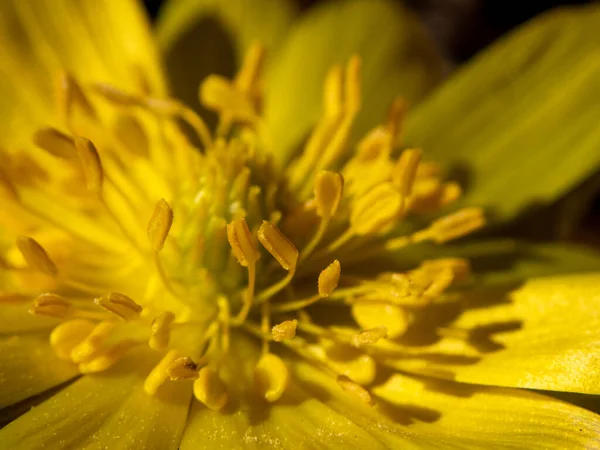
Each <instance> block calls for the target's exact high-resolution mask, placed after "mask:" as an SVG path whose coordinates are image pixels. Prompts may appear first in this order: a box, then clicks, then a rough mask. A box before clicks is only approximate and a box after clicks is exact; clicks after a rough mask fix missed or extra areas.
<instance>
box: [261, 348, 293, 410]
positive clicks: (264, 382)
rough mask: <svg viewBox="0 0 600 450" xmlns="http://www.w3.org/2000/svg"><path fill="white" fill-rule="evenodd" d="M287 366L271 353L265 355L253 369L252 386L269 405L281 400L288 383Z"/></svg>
mask: <svg viewBox="0 0 600 450" xmlns="http://www.w3.org/2000/svg"><path fill="white" fill-rule="evenodd" d="M289 377H290V376H289V371H288V368H287V366H286V365H285V364H284V362H283V361H282V360H281V358H279V357H278V356H276V355H274V354H273V353H265V354H263V355H262V356H261V358H260V359H259V360H258V363H257V364H256V366H255V368H254V384H255V386H256V389H257V390H258V392H259V394H260V395H261V396H262V397H263V398H264V399H265V400H267V401H268V402H269V403H273V402H276V401H277V400H279V399H280V398H281V396H282V395H283V393H284V391H285V389H286V388H287V385H288V382H289Z"/></svg>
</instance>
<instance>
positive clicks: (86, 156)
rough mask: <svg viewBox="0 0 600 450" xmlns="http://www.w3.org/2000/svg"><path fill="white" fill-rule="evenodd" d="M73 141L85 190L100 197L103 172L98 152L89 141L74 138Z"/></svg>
mask: <svg viewBox="0 0 600 450" xmlns="http://www.w3.org/2000/svg"><path fill="white" fill-rule="evenodd" d="M74 141H75V148H76V149H77V155H78V156H79V161H80V162H81V168H82V170H83V176H84V178H85V182H86V185H87V188H88V189H89V190H90V192H93V193H94V194H96V195H100V194H101V192H102V182H103V180H104V171H103V170H102V163H101V162H100V155H98V150H96V146H95V145H94V144H93V143H92V141H90V140H89V139H86V138H82V137H76V138H75V139H74Z"/></svg>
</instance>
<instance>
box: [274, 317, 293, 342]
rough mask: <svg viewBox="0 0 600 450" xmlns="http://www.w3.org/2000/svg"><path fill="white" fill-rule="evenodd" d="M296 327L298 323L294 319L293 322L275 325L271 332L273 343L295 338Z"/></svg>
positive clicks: (287, 321)
mask: <svg viewBox="0 0 600 450" xmlns="http://www.w3.org/2000/svg"><path fill="white" fill-rule="evenodd" d="M297 326H298V321H297V320H296V319H293V320H285V321H283V322H281V323H280V324H279V325H275V326H274V327H273V329H272V330H271V334H272V336H273V340H274V341H275V342H281V341H285V340H286V339H293V338H294V336H296V327H297Z"/></svg>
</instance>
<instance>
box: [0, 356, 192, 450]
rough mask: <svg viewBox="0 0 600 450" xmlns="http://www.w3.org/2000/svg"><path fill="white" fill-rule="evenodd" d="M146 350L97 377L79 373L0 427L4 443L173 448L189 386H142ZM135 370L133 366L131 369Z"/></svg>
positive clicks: (10, 445) (12, 445) (15, 445)
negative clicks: (148, 389)
mask: <svg viewBox="0 0 600 450" xmlns="http://www.w3.org/2000/svg"><path fill="white" fill-rule="evenodd" d="M148 359H151V357H150V355H149V354H148V353H147V352H146V353H144V354H137V355H131V356H128V357H127V358H126V361H124V362H123V363H120V364H118V365H116V366H115V367H114V368H113V369H111V370H110V371H107V372H106V373H104V374H102V375H100V376H91V375H88V376H84V377H83V378H81V379H79V380H77V381H76V382H74V383H73V384H72V385H70V386H68V387H66V388H65V389H64V390H62V391H61V392H59V393H58V394H56V395H54V396H53V397H51V398H50V399H49V400H46V401H45V402H43V403H42V404H40V405H39V406H37V407H36V408H33V409H32V410H31V411H29V412H27V413H26V414H24V415H23V416H21V417H20V418H18V419H17V420H15V421H14V422H12V423H10V424H9V425H7V426H6V427H5V428H3V429H2V430H0V442H2V445H3V446H6V448H14V449H18V448H23V449H24V448H40V447H47V448H64V447H67V446H72V447H76V448H98V446H99V445H100V446H101V447H104V448H129V449H135V448H144V449H157V450H158V449H177V447H178V445H179V440H180V436H181V433H182V431H183V427H184V425H185V419H186V417H187V413H188V406H189V401H190V396H191V386H190V385H188V384H185V383H168V384H165V386H163V387H162V388H161V392H160V393H159V394H157V395H156V396H149V395H147V394H146V393H145V392H144V390H143V388H142V385H143V377H144V371H145V370H146V369H148V370H149V367H148V364H147V363H148ZM136 369H137V370H136Z"/></svg>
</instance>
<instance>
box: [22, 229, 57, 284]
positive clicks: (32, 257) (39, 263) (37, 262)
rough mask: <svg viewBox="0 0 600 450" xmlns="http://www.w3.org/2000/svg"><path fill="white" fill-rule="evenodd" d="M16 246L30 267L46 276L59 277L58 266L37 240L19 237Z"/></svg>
mask: <svg viewBox="0 0 600 450" xmlns="http://www.w3.org/2000/svg"><path fill="white" fill-rule="evenodd" d="M16 244H17V248H18V249H19V251H20V252H21V254H22V255H23V258H25V261H26V262H27V265H28V266H29V267H31V268H32V269H34V270H37V271H39V272H42V273H44V274H46V275H50V276H56V275H58V269H57V268H56V265H55V264H54V263H53V262H52V260H51V259H50V257H49V256H48V253H46V250H44V247H42V246H41V245H40V244H39V243H38V242H37V241H36V240H35V239H33V238H30V237H28V236H18V237H17V241H16Z"/></svg>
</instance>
